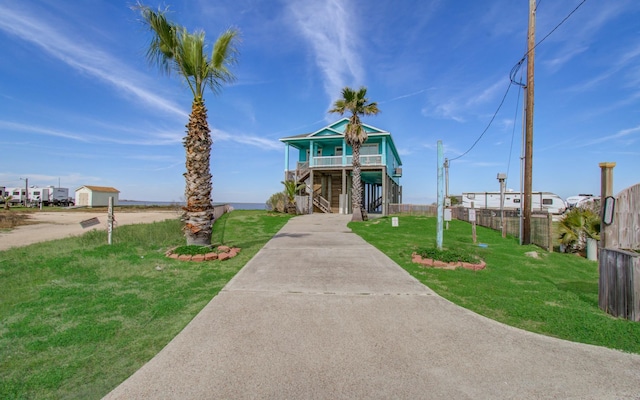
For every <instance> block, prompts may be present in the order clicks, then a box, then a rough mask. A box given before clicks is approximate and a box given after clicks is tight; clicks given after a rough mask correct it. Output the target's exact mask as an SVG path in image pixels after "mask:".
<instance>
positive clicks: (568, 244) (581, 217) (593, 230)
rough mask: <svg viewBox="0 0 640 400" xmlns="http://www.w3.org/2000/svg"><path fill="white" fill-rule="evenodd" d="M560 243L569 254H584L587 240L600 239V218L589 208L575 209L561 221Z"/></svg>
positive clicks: (559, 228)
mask: <svg viewBox="0 0 640 400" xmlns="http://www.w3.org/2000/svg"><path fill="white" fill-rule="evenodd" d="M558 230H559V232H560V243H562V244H563V245H564V246H565V248H566V249H567V251H568V252H582V251H584V249H585V247H586V242H587V238H591V239H596V240H599V239H600V216H599V215H598V214H596V213H595V212H593V211H592V210H590V209H588V208H579V207H577V208H574V209H572V210H571V211H569V212H568V213H567V214H565V216H564V217H563V218H562V220H561V221H560V225H559V227H558Z"/></svg>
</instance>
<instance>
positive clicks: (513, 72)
mask: <svg viewBox="0 0 640 400" xmlns="http://www.w3.org/2000/svg"><path fill="white" fill-rule="evenodd" d="M540 1H541V0H539V1H538V3H537V5H536V9H537V7H539V6H540ZM586 1H587V0H582V1H581V2H580V4H578V5H577V6H576V7H575V8H574V9H573V10H572V11H571V12H570V13H569V14H568V15H567V16H566V17H564V19H563V20H562V21H560V23H558V25H556V26H555V28H553V29H552V30H551V31H550V32H549V33H547V34H546V35H545V36H544V37H543V38H542V39H541V40H540V41H539V42H538V43H536V45H535V46H533V48H531V49H530V50H529V51H527V52H526V53H525V54H524V55H523V56H522V58H521V59H520V61H518V62H517V63H516V65H514V66H513V68H511V72H510V73H509V79H510V82H509V86H507V90H506V91H505V93H504V96H502V100H501V101H500V105H499V106H498V108H497V109H496V112H495V113H494V114H493V116H492V117H491V120H490V121H489V124H488V125H487V127H486V128H484V131H482V133H481V134H480V136H478V138H477V139H476V141H475V142H473V144H472V145H471V147H469V149H468V150H467V151H465V152H464V153H462V154H461V155H459V156H458V157H455V158H451V159H449V161H454V160H457V159H459V158H462V157H463V156H465V155H466V154H467V153H469V152H470V151H471V150H472V149H473V148H474V147H475V146H476V144H478V142H479V141H480V139H482V137H483V136H484V134H485V133H487V130H489V128H490V127H491V124H492V123H493V120H494V119H495V118H496V116H497V115H498V112H499V111H500V109H501V108H502V105H503V104H504V100H505V99H506V98H507V94H508V93H509V89H510V88H511V85H514V84H515V85H518V86H520V87H525V86H526V85H524V84H523V83H522V82H520V81H516V80H515V79H514V77H515V75H516V74H517V73H518V71H519V70H520V67H522V64H523V63H524V61H525V60H526V59H527V56H528V55H529V53H530V52H532V51H533V50H535V48H536V47H538V46H539V45H540V44H541V43H542V42H544V41H545V39H547V38H548V37H549V36H551V34H552V33H553V32H555V31H556V30H557V29H558V28H559V27H560V26H561V25H562V24H564V23H565V22H566V21H567V20H568V19H569V18H570V17H571V16H572V15H573V14H574V13H575V12H576V11H578V9H579V8H580V7H581V6H582V5H583V4H584V3H586ZM521 76H522V75H521ZM519 100H520V92H518V101H519ZM514 124H515V122H514ZM514 126H515V125H514ZM509 158H511V156H509Z"/></svg>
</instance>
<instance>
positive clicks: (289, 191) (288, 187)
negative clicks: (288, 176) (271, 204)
mask: <svg viewBox="0 0 640 400" xmlns="http://www.w3.org/2000/svg"><path fill="white" fill-rule="evenodd" d="M281 183H282V184H283V185H284V195H285V196H286V197H287V213H288V214H296V194H297V193H298V192H299V191H300V190H302V189H304V183H299V184H296V182H295V181H293V180H286V181H282V182H281Z"/></svg>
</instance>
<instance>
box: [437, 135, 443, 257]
mask: <svg viewBox="0 0 640 400" xmlns="http://www.w3.org/2000/svg"><path fill="white" fill-rule="evenodd" d="M443 167H444V157H443V149H442V140H438V230H437V232H436V243H437V245H438V248H439V249H442V235H443V232H442V228H443V223H442V222H443V221H442V220H443V217H444V176H443V175H444V170H443Z"/></svg>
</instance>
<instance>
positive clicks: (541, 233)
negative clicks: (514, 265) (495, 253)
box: [389, 204, 554, 251]
mask: <svg viewBox="0 0 640 400" xmlns="http://www.w3.org/2000/svg"><path fill="white" fill-rule="evenodd" d="M475 210H476V224H477V225H479V226H484V227H487V228H491V229H494V230H498V231H500V230H501V229H502V228H501V225H500V210H490V209H484V208H476V209H475ZM389 214H409V215H426V216H430V217H435V216H437V214H438V207H437V206H435V205H423V204H389ZM451 217H452V218H455V219H458V220H460V221H466V222H469V209H468V208H465V207H452V208H451ZM531 217H532V219H531V242H532V243H533V244H535V245H537V246H540V247H542V248H543V249H546V250H547V251H553V235H554V233H553V219H552V217H553V216H552V214H548V213H533V214H532V215H531ZM504 223H505V225H506V228H507V229H506V231H507V235H511V236H514V237H516V238H519V237H520V216H519V214H518V211H516V210H504Z"/></svg>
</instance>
